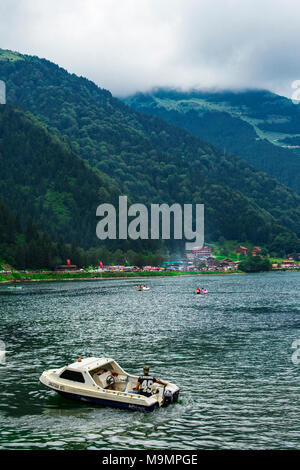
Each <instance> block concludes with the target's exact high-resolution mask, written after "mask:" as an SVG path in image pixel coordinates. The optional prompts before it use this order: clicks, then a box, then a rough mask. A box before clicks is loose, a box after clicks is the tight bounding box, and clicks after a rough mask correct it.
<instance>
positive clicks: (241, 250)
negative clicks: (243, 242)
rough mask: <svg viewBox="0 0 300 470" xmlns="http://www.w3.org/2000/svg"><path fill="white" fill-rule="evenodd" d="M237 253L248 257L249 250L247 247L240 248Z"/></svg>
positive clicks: (236, 249)
mask: <svg viewBox="0 0 300 470" xmlns="http://www.w3.org/2000/svg"><path fill="white" fill-rule="evenodd" d="M234 252H235V253H240V254H241V255H246V254H247V253H248V248H246V247H245V246H238V247H237V248H235V249H234Z"/></svg>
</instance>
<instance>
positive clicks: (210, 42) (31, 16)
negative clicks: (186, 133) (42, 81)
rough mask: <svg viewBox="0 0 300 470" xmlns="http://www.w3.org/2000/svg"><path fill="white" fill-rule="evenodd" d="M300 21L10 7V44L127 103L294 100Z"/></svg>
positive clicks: (235, 2)
mask: <svg viewBox="0 0 300 470" xmlns="http://www.w3.org/2000/svg"><path fill="white" fill-rule="evenodd" d="M299 15H300V4H299V3H298V2H297V1H294V0H286V1H283V0H276V2H274V0H260V1H258V0H253V1H249V0H243V1H241V0H214V1H213V2H211V1H208V0H200V1H199V0H198V1H197V0H164V1H163V2H161V1H157V0H122V1H120V0H85V1H84V2H82V1H80V0H51V1H49V0H43V1H41V2H36V0H2V1H1V4H0V18H1V22H0V23H1V25H0V40H1V43H0V44H1V47H2V48H4V49H12V50H17V51H19V52H22V53H27V54H32V55H38V56H40V57H46V58H47V59H49V60H52V61H54V62H55V63H57V64H59V65H60V66H62V67H64V68H66V69H67V70H68V71H70V72H74V73H76V74H78V75H83V76H86V77H88V78H90V79H91V80H93V81H95V82H96V83H97V84H98V85H99V86H101V87H103V88H106V89H109V90H110V91H112V93H113V94H114V95H119V96H122V95H123V96H124V95H126V94H131V93H134V92H136V91H138V90H140V91H146V90H148V89H150V88H152V87H156V86H171V87H181V88H183V89H188V88H191V87H197V88H210V87H212V88H219V89H224V88H232V89H241V88H267V89H271V90H272V91H275V92H277V93H280V94H284V95H286V96H289V97H290V96H291V95H292V92H293V89H292V88H291V84H292V82H293V81H294V80H298V79H300V67H299V64H300V47H299V45H300V35H299Z"/></svg>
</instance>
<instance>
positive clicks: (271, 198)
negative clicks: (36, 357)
mask: <svg viewBox="0 0 300 470" xmlns="http://www.w3.org/2000/svg"><path fill="white" fill-rule="evenodd" d="M11 54H12V53H11ZM0 79H2V80H4V81H5V82H6V86H7V100H8V102H9V103H14V104H15V105H17V106H19V107H20V108H22V109H24V110H29V111H30V112H32V113H33V114H34V115H35V116H36V117H37V118H38V119H39V120H41V121H42V122H44V123H45V124H46V125H47V126H48V128H49V129H50V131H51V132H56V133H57V134H60V136H61V137H63V138H64V139H65V143H64V144H61V143H60V144H59V147H60V146H61V145H63V146H64V147H65V148H66V149H68V155H71V154H72V155H73V156H74V155H75V152H76V153H78V154H80V155H81V157H83V158H85V159H86V160H87V161H88V162H89V164H90V165H92V166H93V167H96V168H98V170H101V172H102V173H101V177H100V179H101V182H102V183H101V184H102V186H103V189H105V191H102V193H101V195H100V196H99V193H98V194H97V190H96V186H95V184H94V182H93V178H96V179H97V178H99V176H98V175H96V174H95V173H93V172H92V171H91V170H89V171H88V170H87V169H86V167H84V168H85V170H83V166H80V172H81V171H82V172H83V171H88V174H87V175H86V176H85V175H83V174H81V173H80V172H79V173H80V174H78V173H77V174H75V175H73V176H74V180H73V182H72V184H73V186H72V184H71V181H69V180H68V179H67V189H65V184H66V183H65V182H63V183H60V184H59V186H58V188H57V187H55V188H54V189H53V190H51V189H50V190H49V186H50V188H51V179H52V177H55V176H57V171H55V170H54V168H57V165H58V164H59V161H61V160H62V161H64V158H67V157H66V156H65V157H64V158H63V159H61V158H59V157H57V159H56V160H55V155H54V154H55V153H56V152H53V153H52V156H53V158H54V162H53V163H52V161H51V160H52V156H51V157H50V156H49V157H48V162H49V165H50V171H49V180H48V181H47V184H46V183H45V184H44V186H43V187H44V188H45V193H46V194H47V192H48V191H50V201H48V199H46V201H45V200H44V199H45V196H43V197H42V198H41V199H39V196H37V195H36V196H35V198H36V199H37V201H36V207H37V208H36V207H35V206H34V210H36V211H37V210H38V207H39V204H41V206H42V208H43V210H44V208H48V207H49V206H50V207H51V208H52V206H51V204H53V200H54V205H55V206H56V205H57V204H58V206H60V204H62V205H63V210H64V211H65V212H64V214H65V215H66V219H65V217H63V219H65V220H64V222H61V223H63V226H59V225H58V230H60V231H62V232H63V231H68V230H69V229H70V230H71V232H72V234H73V236H75V234H76V233H77V232H78V233H80V236H81V235H82V241H83V242H84V243H85V244H86V245H89V244H90V243H92V241H91V238H90V236H89V235H84V234H83V228H82V227H85V226H86V224H87V225H88V224H89V223H90V222H89V221H88V220H89V219H88V218H87V215H86V218H84V211H83V212H80V211H81V210H82V209H83V207H85V208H87V206H89V207H92V209H91V211H93V210H94V207H95V201H97V203H96V204H98V203H100V202H108V201H110V200H112V198H113V195H114V194H116V192H117V190H116V189H115V188H116V185H117V187H118V190H119V191H120V192H122V193H123V194H127V195H128V196H129V197H130V198H131V200H132V201H133V202H143V203H146V204H151V203H155V202H158V203H162V202H166V203H169V204H171V203H174V202H178V203H181V204H183V203H204V204H205V206H206V225H205V229H206V240H207V241H209V240H218V238H219V237H225V238H227V239H231V240H241V241H243V240H249V241H251V242H253V243H259V244H268V245H270V246H273V248H274V249H275V248H276V249H282V250H284V251H290V250H292V251H294V248H295V244H296V243H298V242H297V240H296V238H295V236H294V235H293V234H292V232H296V233H297V234H298V236H299V235H300V197H299V196H297V195H296V194H295V193H293V192H292V191H291V190H289V189H287V188H286V187H284V186H281V185H280V184H278V183H277V182H276V181H275V180H274V179H272V178H270V177H269V176H267V175H266V174H264V173H261V172H259V171H257V170H255V169H254V168H253V167H251V166H250V165H248V164H247V163H246V162H245V161H244V160H242V159H240V158H238V157H235V156H234V155H230V154H226V155H224V154H223V152H221V151H218V150H216V149H215V148H214V147H213V146H212V145H210V144H207V143H205V142H204V141H202V140H201V139H200V138H198V137H193V136H191V135H190V134H189V133H188V132H187V131H185V130H182V129H180V128H178V127H174V126H173V125H170V124H168V123H166V122H164V121H162V120H160V119H157V118H155V117H152V116H147V115H146V114H143V113H139V112H136V111H134V110H131V109H130V108H129V107H127V106H126V105H124V104H123V103H122V102H121V101H119V100H117V99H116V98H113V97H112V96H111V94H110V93H109V92H108V91H105V90H101V89H100V88H98V87H97V86H96V85H95V84H94V83H92V82H90V81H88V80H86V79H84V78H82V77H77V76H75V75H70V74H68V73H67V72H66V71H65V70H63V69H61V68H59V67H58V66H56V65H55V64H53V63H51V62H49V61H47V60H44V59H39V58H37V57H29V56H22V57H21V59H20V56H19V55H18V56H17V60H11V55H10V60H8V59H7V51H5V52H4V54H3V55H2V60H1V51H0ZM3 125H4V121H3ZM10 125H12V124H10ZM15 132H16V135H18V132H17V129H16V130H15ZM27 132H28V131H26V132H25V133H24V135H23V136H21V139H22V144H21V145H20V147H19V150H20V156H19V157H18V158H20V161H21V162H22V163H21V164H20V170H19V173H20V171H22V165H25V169H26V165H27V164H28V163H29V164H30V165H31V162H32V163H33V164H32V166H31V171H33V172H34V168H38V161H39V159H40V158H41V160H42V162H44V158H43V151H44V150H42V147H39V145H34V141H32V144H31V145H32V146H33V149H34V151H35V153H33V154H31V151H29V152H28V156H27V159H26V161H23V160H24V158H25V157H23V156H22V152H21V148H23V147H24V148H26V139H27V137H26V135H27ZM6 135H7V138H8V137H9V135H10V136H12V132H11V131H10V132H7V133H6ZM49 139H50V135H49ZM51 139H54V141H55V140H56V139H57V137H54V136H52V137H51ZM67 142H71V145H72V148H73V150H70V148H68V144H67ZM11 145H12V143H10V146H11ZM3 149H4V150H5V146H3ZM74 151H75V152H74ZM12 153H13V150H10V148H8V150H6V155H7V159H8V161H9V158H10V155H12ZM77 158H78V157H77ZM22 159H23V160H22ZM72 160H73V159H72ZM76 161H77V160H76ZM78 161H79V162H80V165H83V164H82V162H81V161H80V159H78ZM25 163H26V164H25ZM43 164H44V163H43ZM18 165H19V164H18ZM78 165H79V163H78ZM46 167H47V165H45V167H44V169H43V171H44V170H46ZM75 167H77V164H76V165H75ZM12 169H13V168H12V167H10V170H12ZM68 172H69V170H65V169H64V170H63V171H62V172H61V173H59V174H61V175H62V176H64V177H66V175H67V174H68ZM17 173H18V172H17V170H14V175H15V176H14V178H15V180H14V181H11V183H10V186H11V194H12V193H13V191H14V186H15V185H16V184H18V185H20V186H21V187H22V181H19V180H18V178H17ZM9 174H10V171H8V172H7V176H6V178H5V181H6V179H7V178H9ZM103 174H106V175H107V181H108V182H109V183H107V184H108V188H107V185H106V181H105V178H104V176H103ZM69 176H70V179H71V178H72V177H73V176H71V175H69ZM28 177H29V176H28ZM19 178H20V177H19ZM38 179H39V176H37V178H36V180H38ZM86 179H87V180H86ZM36 180H34V179H32V180H31V181H30V179H29V183H28V184H26V186H28V187H27V190H28V191H29V192H31V191H34V189H32V185H34V184H35V181H36ZM63 181H65V180H63ZM112 181H114V183H115V185H114V183H113V182H112ZM57 184H58V183H57ZM96 184H97V183H96ZM101 184H100V185H101ZM8 186H9V184H8V185H7V188H8ZM72 188H76V190H75V189H74V192H72V190H71V189H72ZM21 189H22V191H23V193H24V194H26V191H25V190H24V188H21ZM53 192H54V195H53ZM56 192H58V193H59V197H58V198H56ZM61 192H62V193H63V194H61ZM65 193H67V194H68V195H69V198H68V197H66V195H65ZM79 195H80V196H79ZM12 197H14V195H13V196H12ZM79 197H80V198H83V199H84V198H86V199H84V200H81V199H80V200H79V199H78V198H79ZM9 199H10V198H9ZM18 201H20V199H19V200H18ZM57 201H58V203H57ZM88 201H89V203H88ZM92 201H94V202H93V203H92ZM19 203H20V202H19ZM87 203H88V204H87ZM90 204H91V206H90ZM76 206H78V211H79V212H78V213H77V215H76V216H74V217H73V216H72V215H71V214H73V213H74V210H75V207H76ZM71 208H72V211H71ZM51 210H52V212H51V214H54V213H55V211H54V209H53V208H52V209H51ZM86 210H87V209H86ZM68 211H70V212H68ZM35 214H37V212H35ZM81 214H82V215H81ZM51 216H53V215H51ZM69 216H70V217H71V219H72V220H75V221H76V222H75V225H74V226H72V227H71V228H70V227H69V228H68V226H67V225H66V220H67V219H68V217H69ZM41 217H44V219H43V220H44V222H45V224H46V223H47V217H46V216H41ZM57 217H58V214H57ZM82 217H83V219H82ZM71 219H70V218H69V219H68V220H71ZM58 220H60V219H59V217H58ZM44 222H43V224H44ZM76 224H77V225H76ZM91 224H92V225H93V224H94V218H93V222H91ZM80 225H81V227H80ZM88 226H89V227H90V225H88ZM284 227H287V228H284ZM291 231H292V232H291ZM65 233H68V232H65ZM88 233H90V232H89V230H87V234H88Z"/></svg>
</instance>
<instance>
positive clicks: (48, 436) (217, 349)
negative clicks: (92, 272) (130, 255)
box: [0, 273, 300, 450]
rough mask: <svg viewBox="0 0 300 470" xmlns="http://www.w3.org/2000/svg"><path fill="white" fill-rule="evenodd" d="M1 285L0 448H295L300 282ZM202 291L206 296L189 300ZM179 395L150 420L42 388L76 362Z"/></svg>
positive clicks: (218, 279)
mask: <svg viewBox="0 0 300 470" xmlns="http://www.w3.org/2000/svg"><path fill="white" fill-rule="evenodd" d="M142 282H143V283H145V282H147V284H148V285H149V286H150V287H151V290H150V291H147V292H138V291H137V288H136V286H137V284H138V280H136V279H135V280H132V279H125V280H102V281H101V280H100V281H80V282H52V283H51V282H49V283H27V284H25V283H24V284H23V286H24V287H23V289H22V290H18V291H12V290H9V289H7V286H6V285H3V284H2V285H1V286H0V320H1V323H0V339H1V340H3V341H5V343H6V348H7V350H8V353H7V364H6V366H0V384H1V389H0V448H1V449H52V448H53V449H128V448H132V449H147V450H149V449H192V450H193V449H287V448H292V449H299V448H300V425H299V416H300V403H299V392H300V383H299V371H300V365H295V364H293V362H292V360H291V356H292V353H293V349H292V348H291V345H292V342H293V341H294V340H297V339H300V331H299V327H300V307H299V301H300V293H299V283H300V274H299V273H270V274H254V275H228V276H227V275H226V276H213V275H212V276H188V277H175V278H151V279H149V280H148V279H147V281H146V280H145V279H143V280H142ZM198 286H199V287H200V288H201V287H206V288H207V289H208V291H209V294H208V295H207V296H196V295H193V290H194V289H195V287H198ZM79 356H80V357H87V356H108V357H112V358H114V359H115V360H116V361H117V362H119V363H120V365H121V366H123V368H124V369H125V370H126V371H128V372H130V373H133V374H137V375H138V374H139V373H140V372H141V370H142V367H143V364H144V363H147V364H150V366H151V372H152V373H153V374H154V375H155V376H156V377H158V378H162V379H165V380H169V381H172V382H174V383H176V384H177V385H179V386H180V388H181V395H180V403H179V404H177V405H175V406H171V407H168V408H164V409H159V410H157V411H154V412H153V413H142V412H130V411H124V410H116V409H112V408H105V407H94V406H90V405H87V404H81V403H77V402H73V401H69V400H66V399H64V398H62V397H60V396H58V395H57V394H56V393H55V392H53V391H51V390H48V389H47V388H45V387H44V386H43V385H41V384H40V383H39V381H38V378H39V376H40V374H41V373H42V371H43V370H45V369H48V368H53V367H56V366H57V367H60V366H63V365H65V364H69V363H71V362H73V361H74V360H76V359H77V358H78V357H79Z"/></svg>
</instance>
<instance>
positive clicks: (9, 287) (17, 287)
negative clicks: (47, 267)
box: [7, 286, 23, 289]
mask: <svg viewBox="0 0 300 470" xmlns="http://www.w3.org/2000/svg"><path fill="white" fill-rule="evenodd" d="M7 289H23V287H21V286H8V288H7Z"/></svg>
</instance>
